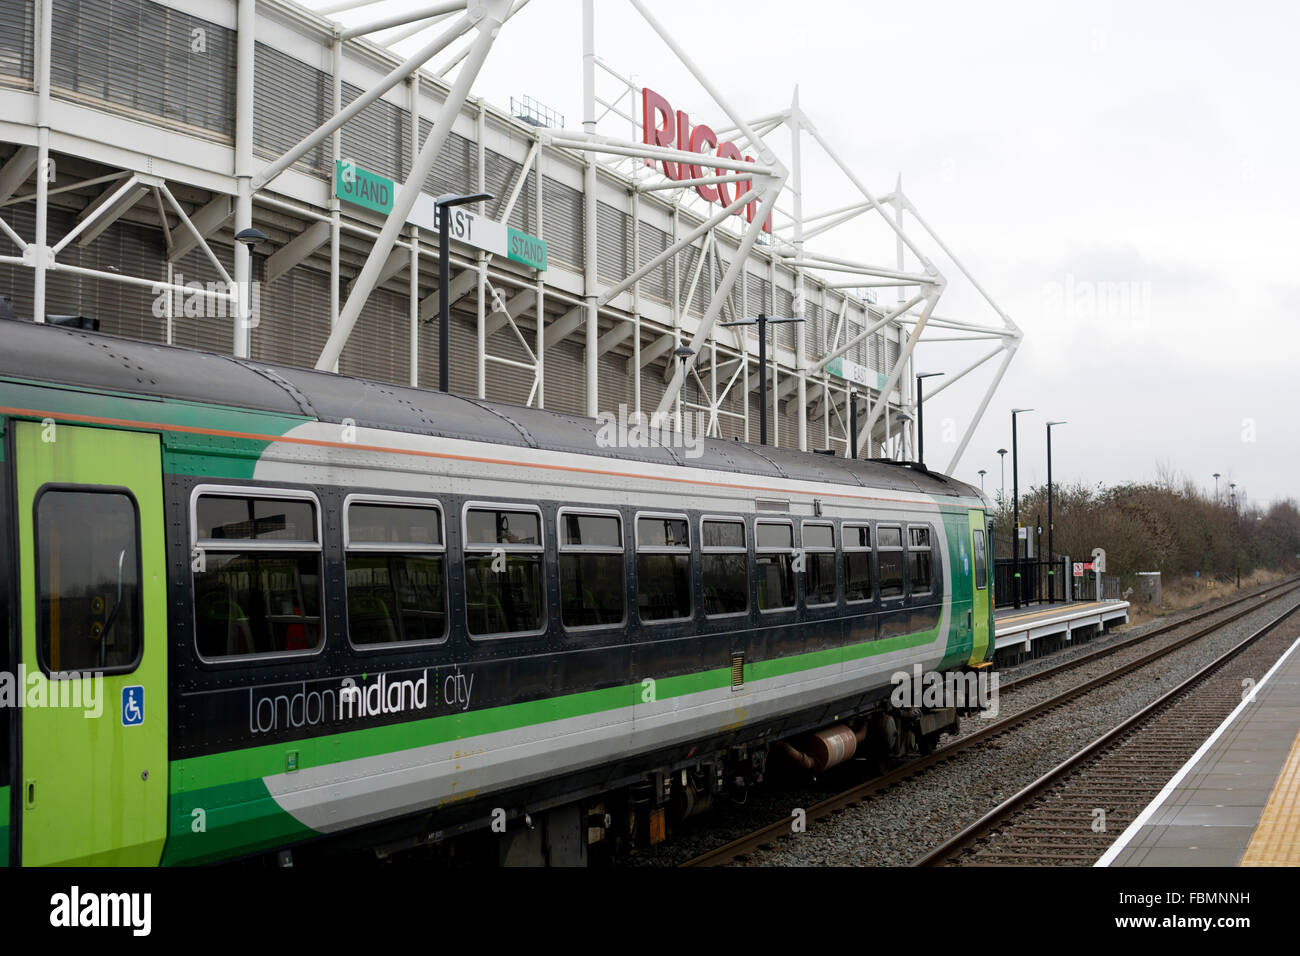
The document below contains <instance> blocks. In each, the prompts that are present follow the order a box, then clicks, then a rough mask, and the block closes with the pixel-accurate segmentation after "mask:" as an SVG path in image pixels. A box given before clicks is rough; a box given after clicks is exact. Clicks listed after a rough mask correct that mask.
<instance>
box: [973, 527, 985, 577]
mask: <svg viewBox="0 0 1300 956" xmlns="http://www.w3.org/2000/svg"><path fill="white" fill-rule="evenodd" d="M973 540H974V551H975V587H977V588H979V589H980V590H981V591H982V590H984V588H986V587H987V586H988V574H989V571H988V557H987V556H986V554H985V550H984V548H985V545H984V532H983V531H976V532H975V535H974V539H973Z"/></svg>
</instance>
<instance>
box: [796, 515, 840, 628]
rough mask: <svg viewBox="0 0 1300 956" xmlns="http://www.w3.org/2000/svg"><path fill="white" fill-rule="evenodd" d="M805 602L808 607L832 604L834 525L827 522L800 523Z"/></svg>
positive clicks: (834, 592) (833, 595)
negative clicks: (803, 553)
mask: <svg viewBox="0 0 1300 956" xmlns="http://www.w3.org/2000/svg"><path fill="white" fill-rule="evenodd" d="M803 549H804V552H805V556H804V567H805V568H806V571H805V572H804V601H805V603H807V605H808V606H809V607H816V606H818V605H825V604H834V603H835V598H836V587H835V526H834V525H829V524H813V523H812V522H810V521H805V522H804V524H803Z"/></svg>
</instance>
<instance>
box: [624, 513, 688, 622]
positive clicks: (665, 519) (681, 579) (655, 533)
mask: <svg viewBox="0 0 1300 956" xmlns="http://www.w3.org/2000/svg"><path fill="white" fill-rule="evenodd" d="M636 589H637V611H638V613H639V614H640V615H641V620H642V621H645V622H647V623H656V622H660V621H680V620H682V619H684V618H688V617H690V616H691V604H692V602H691V539H690V525H689V524H688V523H687V521H686V518H685V517H684V516H680V515H638V516H637V519H636Z"/></svg>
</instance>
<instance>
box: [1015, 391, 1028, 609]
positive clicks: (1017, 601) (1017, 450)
mask: <svg viewBox="0 0 1300 956" xmlns="http://www.w3.org/2000/svg"><path fill="white" fill-rule="evenodd" d="M1032 411H1033V409H1032V408H1013V409H1011V507H1012V521H1011V526H1012V527H1013V528H1014V529H1015V531H1014V536H1013V537H1012V539H1011V547H1012V548H1013V549H1014V550H1013V552H1012V554H1013V555H1014V556H1015V559H1014V560H1013V561H1012V577H1011V581H1012V587H1013V588H1014V589H1015V592H1016V597H1015V606H1016V607H1017V608H1018V607H1020V446H1019V444H1018V443H1017V441H1016V416H1017V415H1019V414H1021V413H1023V412H1032Z"/></svg>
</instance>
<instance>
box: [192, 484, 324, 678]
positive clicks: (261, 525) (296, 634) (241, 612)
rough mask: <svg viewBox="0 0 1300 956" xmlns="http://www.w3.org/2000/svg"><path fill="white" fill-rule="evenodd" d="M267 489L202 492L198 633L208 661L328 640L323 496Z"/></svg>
mask: <svg viewBox="0 0 1300 956" xmlns="http://www.w3.org/2000/svg"><path fill="white" fill-rule="evenodd" d="M259 492H260V493H258V494H241V493H239V490H238V489H222V490H221V491H220V493H211V492H209V493H205V492H204V489H203V488H199V489H196V491H195V502H194V512H193V516H192V518H193V526H194V536H195V552H196V553H195V557H194V568H195V570H194V618H195V627H194V631H195V639H196V642H197V644H198V650H199V656H200V657H203V658H205V659H219V658H225V657H247V656H251V655H261V654H295V653H312V652H315V651H319V650H320V649H321V648H322V647H323V646H324V644H325V630H324V627H323V626H322V618H321V602H322V598H321V584H322V575H321V538H320V524H319V519H318V514H319V512H318V507H319V506H318V505H317V503H316V499H315V498H314V497H313V496H311V495H310V494H307V493H305V492H273V493H268V492H266V491H260V490H259Z"/></svg>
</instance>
